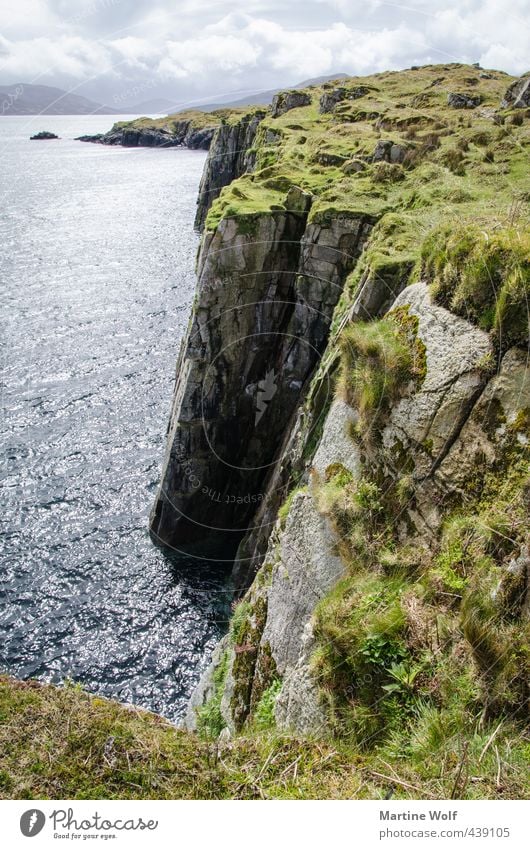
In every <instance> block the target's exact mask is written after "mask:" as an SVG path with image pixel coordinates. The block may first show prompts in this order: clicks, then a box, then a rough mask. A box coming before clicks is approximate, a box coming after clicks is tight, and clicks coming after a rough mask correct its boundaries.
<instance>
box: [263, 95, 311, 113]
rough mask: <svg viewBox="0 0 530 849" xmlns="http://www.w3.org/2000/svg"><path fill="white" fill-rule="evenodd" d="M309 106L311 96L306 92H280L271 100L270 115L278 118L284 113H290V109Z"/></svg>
mask: <svg viewBox="0 0 530 849" xmlns="http://www.w3.org/2000/svg"><path fill="white" fill-rule="evenodd" d="M310 104H311V95H310V94H308V93H307V92H306V91H296V90H294V91H280V92H278V94H275V95H274V97H273V98H272V104H271V115H272V117H273V118H279V116H280V115H284V114H285V112H290V110H291V109H298V107H300V106H309V105H310Z"/></svg>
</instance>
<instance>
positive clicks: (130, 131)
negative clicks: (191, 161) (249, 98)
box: [77, 109, 243, 150]
mask: <svg viewBox="0 0 530 849" xmlns="http://www.w3.org/2000/svg"><path fill="white" fill-rule="evenodd" d="M242 113H243V110H237V109H230V110H228V109H217V110H215V111H214V112H209V113H206V112H199V111H198V110H189V111H187V112H176V113H175V114H174V115H168V116H167V118H136V119H134V120H132V121H117V122H116V123H115V124H114V125H113V126H112V128H111V129H110V130H109V131H108V132H107V133H96V134H95V135H83V136H79V137H78V139H77V140H78V141H84V142H93V143H94V144H108V145H122V146H123V147H187V148H189V149H190V150H208V148H209V147H210V144H211V141H212V138H213V135H214V133H215V131H216V129H217V128H218V127H219V126H220V125H221V124H222V123H223V122H224V121H225V120H226V118H227V116H230V117H232V116H238V115H240V114H242Z"/></svg>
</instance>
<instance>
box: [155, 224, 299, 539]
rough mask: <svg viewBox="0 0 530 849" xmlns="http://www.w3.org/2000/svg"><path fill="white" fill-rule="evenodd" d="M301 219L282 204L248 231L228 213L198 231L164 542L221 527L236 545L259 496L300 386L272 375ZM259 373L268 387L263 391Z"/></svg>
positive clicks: (160, 505)
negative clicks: (195, 287) (201, 235)
mask: <svg viewBox="0 0 530 849" xmlns="http://www.w3.org/2000/svg"><path fill="white" fill-rule="evenodd" d="M304 225H305V219H304V217H303V216H296V215H292V214H290V213H283V212H279V213H276V214H270V215H263V216H259V217H257V218H256V219H253V220H252V231H251V232H246V233H245V232H241V230H240V229H238V227H239V226H240V225H238V223H236V221H234V220H230V219H225V220H223V221H222V222H221V223H220V225H219V227H218V228H217V230H216V231H215V233H212V232H208V233H206V234H205V236H204V239H203V243H202V246H201V251H200V254H199V259H198V292H197V301H196V306H195V308H194V310H193V314H192V319H191V323H190V326H189V328H188V332H187V335H186V337H185V339H184V340H183V344H182V348H181V352H180V355H179V361H178V364H177V383H176V387H175V394H174V400H173V409H172V414H171V419H170V426H169V433H168V453H167V456H166V460H165V465H164V469H163V476H162V483H161V488H160V492H159V495H158V498H157V502H156V505H155V510H154V513H153V517H152V525H151V528H152V531H153V533H154V534H155V538H157V539H158V540H160V541H162V542H163V543H165V544H169V545H177V546H180V545H186V543H190V542H198V541H202V540H204V539H205V538H207V537H209V536H212V535H213V534H215V533H217V531H216V529H218V532H219V534H221V535H223V533H224V535H225V538H226V539H225V541H226V543H227V545H228V547H233V545H234V542H235V541H237V538H238V537H239V536H241V533H242V531H243V530H244V529H245V527H246V522H247V520H248V518H249V516H250V515H251V512H252V510H253V509H255V507H256V504H257V503H258V502H259V500H260V498H261V484H262V480H263V476H264V474H265V473H266V471H267V468H268V465H269V464H270V463H271V462H272V460H273V457H274V453H275V451H276V448H277V444H278V441H279V439H280V436H281V433H282V429H283V428H284V427H285V422H286V420H287V418H288V416H289V415H290V412H292V408H293V405H294V404H295V403H296V400H297V398H298V394H299V391H300V387H299V386H298V385H297V384H296V383H295V382H293V379H292V378H291V375H287V376H286V379H285V380H284V381H282V383H281V385H278V384H277V382H276V375H277V374H278V366H279V362H278V357H279V356H281V354H280V350H281V347H282V344H283V340H284V335H283V334H284V333H285V331H286V328H287V326H288V324H289V320H290V317H291V313H292V301H293V292H294V281H295V273H296V270H297V267H298V258H299V252H300V238H301V235H302V232H303V228H304ZM249 226H250V225H249ZM271 372H272V377H268V376H269V375H270V374H271ZM263 381H269V384H270V385H268V384H267V385H266V384H264V385H263V387H262V388H261V389H260V387H259V384H260V383H261V382H263ZM259 392H261V396H260V395H259V394H258V393H259ZM269 395H270V398H269ZM260 399H262V400H263V404H264V411H263V415H262V417H260V418H259V419H258V418H257V414H258V412H259V410H258V406H257V404H258V402H259V401H260ZM268 404H270V405H272V409H267V405H268ZM230 542H231V543H232V546H231V545H230Z"/></svg>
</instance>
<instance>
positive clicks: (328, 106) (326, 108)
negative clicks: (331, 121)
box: [318, 86, 348, 114]
mask: <svg viewBox="0 0 530 849" xmlns="http://www.w3.org/2000/svg"><path fill="white" fill-rule="evenodd" d="M347 93H348V90H347V89H346V88H344V86H337V88H334V89H331V91H325V92H324V94H323V95H322V97H321V98H320V101H319V109H318V111H319V112H320V113H321V114H324V113H326V112H332V111H333V110H334V108H335V106H336V105H337V103H340V101H341V100H345V99H346V96H347Z"/></svg>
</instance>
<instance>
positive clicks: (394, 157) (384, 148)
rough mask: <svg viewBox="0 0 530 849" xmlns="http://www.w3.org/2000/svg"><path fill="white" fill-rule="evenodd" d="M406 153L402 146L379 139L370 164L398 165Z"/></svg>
mask: <svg viewBox="0 0 530 849" xmlns="http://www.w3.org/2000/svg"><path fill="white" fill-rule="evenodd" d="M406 152H407V149H406V147H404V146H403V145H400V144H396V143H395V142H393V141H391V140H390V139H379V141H378V142H377V144H376V146H375V148H374V152H373V154H372V162H391V163H393V164H398V163H400V162H403V160H404V158H405V154H406Z"/></svg>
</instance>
